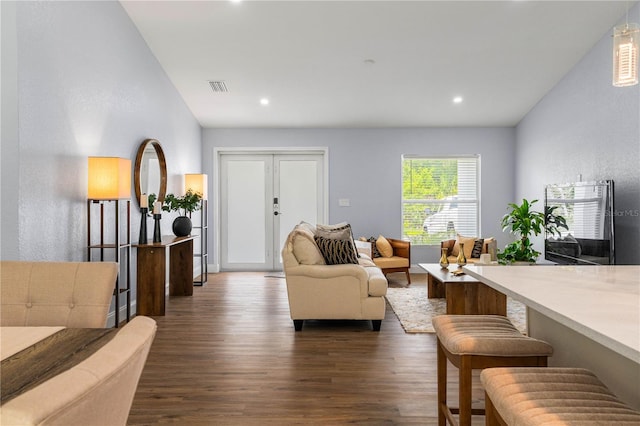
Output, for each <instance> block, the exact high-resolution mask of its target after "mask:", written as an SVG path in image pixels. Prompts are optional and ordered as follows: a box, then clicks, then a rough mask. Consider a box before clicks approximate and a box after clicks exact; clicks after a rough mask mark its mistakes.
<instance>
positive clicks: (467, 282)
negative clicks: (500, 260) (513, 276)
mask: <svg viewBox="0 0 640 426" xmlns="http://www.w3.org/2000/svg"><path fill="white" fill-rule="evenodd" d="M418 266H420V267H421V268H422V269H424V270H425V271H427V297H428V298H429V299H434V298H445V299H447V314H452V315H507V296H506V295H504V294H502V293H500V292H499V291H497V290H494V289H493V288H491V287H489V286H488V285H486V284H484V283H481V282H480V281H478V280H477V279H475V278H473V277H472V276H470V275H467V274H464V275H460V276H455V275H453V274H452V273H451V272H452V271H455V270H457V269H459V268H458V265H449V268H448V269H443V268H441V267H440V265H439V264H437V263H419V264H418ZM496 268H499V266H496Z"/></svg>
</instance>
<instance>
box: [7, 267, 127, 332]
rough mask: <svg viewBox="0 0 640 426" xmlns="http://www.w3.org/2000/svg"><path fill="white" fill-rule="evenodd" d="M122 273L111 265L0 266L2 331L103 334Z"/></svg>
mask: <svg viewBox="0 0 640 426" xmlns="http://www.w3.org/2000/svg"><path fill="white" fill-rule="evenodd" d="M117 273H118V268H117V264H116V263H113V262H18V261H2V262H0V299H1V301H0V302H1V305H2V311H1V313H0V325H1V326H3V327H5V326H64V327H85V328H101V327H105V326H106V324H107V313H108V311H109V306H110V305H111V299H112V296H113V291H114V288H115V283H116V277H117Z"/></svg>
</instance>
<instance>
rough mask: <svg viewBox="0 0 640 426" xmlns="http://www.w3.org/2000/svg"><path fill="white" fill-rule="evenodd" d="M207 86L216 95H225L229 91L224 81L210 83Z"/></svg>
mask: <svg viewBox="0 0 640 426" xmlns="http://www.w3.org/2000/svg"><path fill="white" fill-rule="evenodd" d="M209 86H211V90H213V91H214V92H216V93H226V92H228V91H229V89H227V85H226V83H225V82H224V81H210V82H209Z"/></svg>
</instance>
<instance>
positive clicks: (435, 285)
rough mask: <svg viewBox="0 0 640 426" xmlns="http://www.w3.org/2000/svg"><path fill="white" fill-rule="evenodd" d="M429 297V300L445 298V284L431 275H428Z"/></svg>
mask: <svg viewBox="0 0 640 426" xmlns="http://www.w3.org/2000/svg"><path fill="white" fill-rule="evenodd" d="M427 297H428V298H429V299H442V298H444V297H445V286H444V284H443V283H442V282H441V281H438V280H437V279H436V277H434V276H433V275H431V274H429V273H427Z"/></svg>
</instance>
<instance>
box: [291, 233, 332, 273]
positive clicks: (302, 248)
mask: <svg viewBox="0 0 640 426" xmlns="http://www.w3.org/2000/svg"><path fill="white" fill-rule="evenodd" d="M291 242H292V246H293V255H294V256H295V257H296V259H298V263H300V264H301V265H325V264H326V263H325V261H324V257H323V256H322V253H320V250H319V249H318V246H317V245H316V242H315V240H314V239H313V234H312V233H311V232H309V231H308V230H306V229H305V228H304V227H301V226H296V227H295V228H294V229H293V232H292V233H291Z"/></svg>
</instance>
